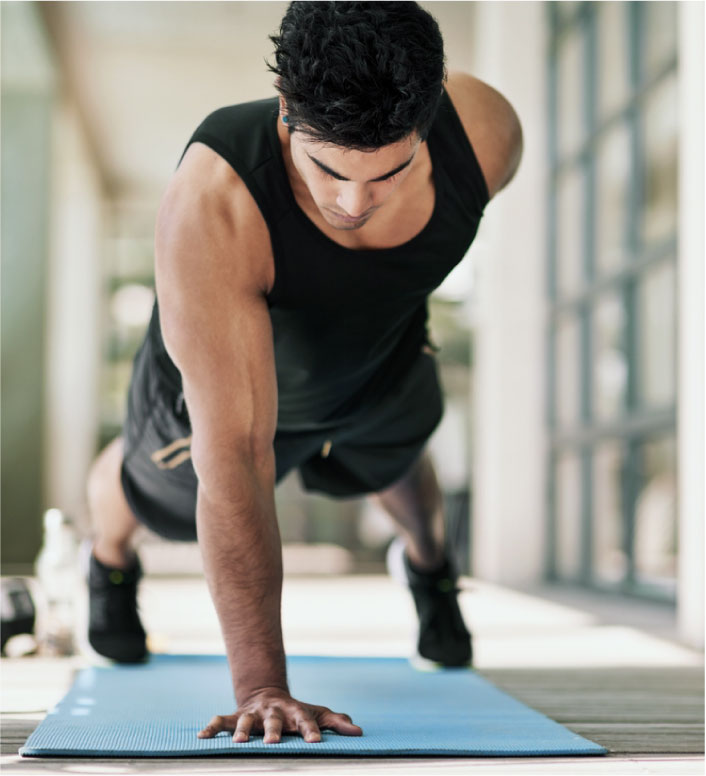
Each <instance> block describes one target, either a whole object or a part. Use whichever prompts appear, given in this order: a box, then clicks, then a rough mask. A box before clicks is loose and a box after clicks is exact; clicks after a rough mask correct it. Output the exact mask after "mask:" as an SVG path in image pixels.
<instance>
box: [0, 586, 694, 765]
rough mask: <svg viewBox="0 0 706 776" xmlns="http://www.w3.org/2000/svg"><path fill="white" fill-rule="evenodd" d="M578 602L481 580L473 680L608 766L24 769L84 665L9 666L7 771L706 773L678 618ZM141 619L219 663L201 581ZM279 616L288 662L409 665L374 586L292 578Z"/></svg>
mask: <svg viewBox="0 0 706 776" xmlns="http://www.w3.org/2000/svg"><path fill="white" fill-rule="evenodd" d="M574 599H575V600H572V594H571V591H568V592H567V591H556V590H551V589H545V590H543V591H542V590H538V591H534V594H533V595H529V594H527V593H524V592H520V591H513V590H507V589H504V588H499V587H496V586H493V585H488V584H483V583H479V582H477V581H475V580H464V592H463V593H462V595H461V603H462V607H463V609H464V613H465V614H466V616H467V619H468V620H469V622H470V623H471V626H472V630H473V631H474V634H475V638H476V656H477V657H476V665H477V670H478V671H479V672H480V673H481V674H482V675H483V676H485V677H486V678H488V679H490V680H491V681H492V682H494V683H495V684H496V685H497V686H499V687H500V688H502V689H504V690H506V691H508V692H510V693H511V694H512V695H514V696H515V697H517V698H518V699H520V700H522V701H524V702H525V703H527V704H528V705H529V706H532V707H533V708H535V709H537V710H539V711H542V712H543V713H545V714H547V715H548V716H550V717H552V718H553V719H555V720H557V721H559V722H561V723H562V724H564V725H566V726H567V727H568V728H570V729H572V730H574V731H575V732H577V733H579V734H581V735H583V736H586V737H587V738H590V739H592V740H594V741H596V742H597V743H600V744H602V745H603V746H605V747H606V748H607V749H608V750H609V755H608V756H607V757H601V758H537V759H528V758H514V759H504V758H497V759H485V758H475V759H470V758H414V759H411V758H389V759H378V758H374V759H368V758H365V759H356V760H349V759H342V758H336V759H335V760H332V759H329V758H316V757H312V758H283V757H276V756H274V755H275V753H274V752H273V757H264V758H263V757H249V758H242V759H240V758H239V759H234V758H206V759H204V758H193V759H182V760H177V759H159V760H127V759H125V760H107V759H105V760H95V759H88V758H86V759H71V758H62V759H41V760H40V759H36V758H32V759H24V760H23V759H21V758H19V757H18V756H17V754H16V753H17V749H18V748H19V746H21V745H22V743H24V740H25V739H26V737H27V735H28V734H29V733H30V732H31V730H33V729H34V727H35V726H36V725H37V724H38V723H39V721H40V720H41V719H42V718H43V716H44V713H45V712H46V710H47V709H49V708H51V706H52V705H53V704H54V703H56V702H57V701H58V700H59V699H60V698H61V696H62V695H63V693H64V692H65V691H66V689H67V687H68V686H69V684H70V682H71V678H72V676H73V673H74V672H75V671H77V670H79V669H80V668H81V667H83V666H85V665H86V664H87V663H88V662H89V659H88V658H86V657H80V656H77V657H72V658H48V657H34V658H20V659H6V660H4V661H3V665H2V669H3V670H2V686H3V693H2V717H1V722H2V736H1V744H2V750H1V758H0V765H1V766H2V770H3V771H4V772H6V773H22V774H31V773H58V772H66V773H130V774H132V773H149V772H159V773H165V774H166V773H180V774H186V773H188V774H192V773H194V774H195V773H215V772H224V773H225V772H231V773H235V772H237V773H245V772H257V773H281V772H287V771H290V772H296V773H297V774H299V773H336V774H339V773H340V774H344V773H352V772H359V771H365V772H366V773H393V772H397V773H410V774H417V773H448V774H455V773H474V774H476V773H477V774H481V773H496V774H502V773H546V774H550V773H572V774H574V773H575V774H594V773H595V774H604V773H605V774H608V773H611V774H621V773H626V774H628V773H629V774H632V773H647V774H691V773H703V770H704V762H703V756H702V755H703V751H704V717H703V710H704V678H703V660H702V656H701V655H700V654H698V653H696V652H693V651H692V650H689V649H687V648H685V647H684V646H682V645H680V644H678V643H677V642H675V641H674V640H673V636H674V628H673V615H672V613H671V611H670V610H668V609H665V608H664V607H661V608H660V607H652V609H651V610H650V606H649V605H648V606H645V605H639V604H635V603H634V602H630V601H624V602H619V601H618V602H617V603H616V602H615V601H612V600H608V601H606V599H604V598H601V597H598V596H594V597H591V596H590V595H589V596H586V595H585V594H583V593H577V594H576V595H575V596H574ZM141 607H142V610H143V616H144V619H145V621H146V623H147V625H148V629H149V631H150V638H151V646H152V648H153V649H154V650H160V651H167V652H192V653H193V652H210V653H213V652H219V651H221V649H222V645H221V641H220V634H219V631H218V623H217V621H216V618H215V613H214V612H213V609H212V606H211V604H210V600H209V598H208V594H207V592H206V590H205V585H204V583H203V581H202V580H201V579H200V578H198V577H195V576H194V577H183V578H174V579H169V578H159V577H148V578H147V579H146V580H145V583H144V585H143V589H142V593H141ZM621 607H622V608H621ZM621 611H622V616H621ZM650 611H651V614H650ZM283 613H284V618H283V620H284V622H283V624H284V630H285V639H286V645H287V649H288V652H290V653H291V654H297V653H299V654H304V653H316V654H377V655H399V654H406V653H407V652H408V650H409V646H410V643H411V638H412V635H413V631H414V615H413V610H412V607H411V604H410V602H409V600H408V598H407V593H406V591H404V590H400V589H399V588H397V587H396V586H395V585H394V584H393V583H391V582H390V581H389V580H387V579H386V578H384V577H377V576H366V577H360V576H358V577H326V578H303V577H293V578H289V579H288V580H287V582H286V584H285V592H284V600H283ZM637 625H640V627H637Z"/></svg>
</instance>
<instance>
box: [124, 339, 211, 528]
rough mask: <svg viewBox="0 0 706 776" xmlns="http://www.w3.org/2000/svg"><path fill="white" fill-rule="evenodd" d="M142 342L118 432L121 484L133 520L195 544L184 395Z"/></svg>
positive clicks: (188, 426) (192, 479)
mask: <svg viewBox="0 0 706 776" xmlns="http://www.w3.org/2000/svg"><path fill="white" fill-rule="evenodd" d="M150 356H151V353H150V346H149V343H148V342H145V343H144V344H143V346H142V348H141V349H140V351H139V352H138V354H137V356H136V357H135V362H134V366H133V374H132V379H131V382H130V389H129V392H128V403H127V404H128V406H127V415H126V419H125V423H124V426H123V433H124V437H125V452H124V457H123V464H122V469H121V481H122V485H123V490H124V491H125V497H126V499H127V501H128V504H129V505H130V507H131V509H132V510H133V512H134V513H135V515H136V516H137V518H138V520H139V521H140V522H142V523H144V524H145V525H146V526H147V527H148V528H150V529H151V530H153V531H154V532H155V533H158V534H159V535H161V536H164V537H166V538H170V539H176V540H183V541H193V540H195V539H196V490H197V484H198V482H197V478H196V473H195V471H194V467H193V465H192V462H191V424H190V422H189V417H188V413H187V411H186V407H185V405H184V402H183V394H181V392H180V391H178V390H176V389H175V388H174V387H173V386H171V385H168V384H167V383H166V382H165V381H164V380H163V379H161V378H160V375H159V374H158V373H157V371H156V369H155V365H154V363H153V361H152V359H151V358H150Z"/></svg>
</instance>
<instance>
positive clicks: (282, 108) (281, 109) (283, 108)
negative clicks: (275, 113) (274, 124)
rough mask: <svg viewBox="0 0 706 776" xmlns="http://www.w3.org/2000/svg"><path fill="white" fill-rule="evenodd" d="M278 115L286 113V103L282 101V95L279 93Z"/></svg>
mask: <svg viewBox="0 0 706 776" xmlns="http://www.w3.org/2000/svg"><path fill="white" fill-rule="evenodd" d="M279 115H280V116H286V115H287V103H286V102H285V101H284V97H282V95H281V94H280V96H279Z"/></svg>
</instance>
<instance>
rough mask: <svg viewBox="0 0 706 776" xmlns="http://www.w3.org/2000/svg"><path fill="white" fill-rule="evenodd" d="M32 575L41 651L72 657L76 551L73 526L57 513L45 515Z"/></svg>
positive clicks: (54, 511)
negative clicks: (39, 594)
mask: <svg viewBox="0 0 706 776" xmlns="http://www.w3.org/2000/svg"><path fill="white" fill-rule="evenodd" d="M35 571H36V574H37V579H38V580H39V585H40V588H41V590H42V599H43V600H42V603H43V606H42V607H41V609H40V617H39V623H38V626H39V627H38V635H39V644H40V650H41V651H42V652H44V653H45V654H51V655H72V654H73V653H74V651H75V649H74V631H75V615H76V596H77V592H78V547H77V542H76V535H75V533H74V529H73V525H72V524H71V521H70V520H69V519H68V517H67V516H66V515H64V514H63V512H61V510H59V509H48V510H47V511H46V512H45V513H44V542H43V544H42V548H41V550H40V551H39V555H37V560H36V562H35Z"/></svg>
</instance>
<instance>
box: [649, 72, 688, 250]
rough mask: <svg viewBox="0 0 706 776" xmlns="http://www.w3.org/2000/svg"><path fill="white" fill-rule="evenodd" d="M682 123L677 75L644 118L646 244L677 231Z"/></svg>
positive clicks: (659, 89) (652, 96) (668, 80)
mask: <svg viewBox="0 0 706 776" xmlns="http://www.w3.org/2000/svg"><path fill="white" fill-rule="evenodd" d="M678 120H679V119H678V116H677V77H676V74H674V75H672V76H669V78H666V79H665V80H664V81H663V82H662V83H661V84H660V85H659V86H658V87H656V88H655V89H654V91H653V92H652V93H651V94H650V96H649V97H648V98H647V102H646V104H645V110H644V113H643V116H642V131H643V133H644V138H645V152H644V153H645V158H644V159H643V164H644V167H645V188H644V191H643V192H642V202H643V208H644V210H643V212H642V217H641V222H642V239H643V240H644V242H645V244H650V243H655V242H657V243H658V242H660V241H661V240H664V239H665V238H668V237H670V236H672V235H673V234H674V233H675V232H676V228H677V132H678V128H679V127H678Z"/></svg>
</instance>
